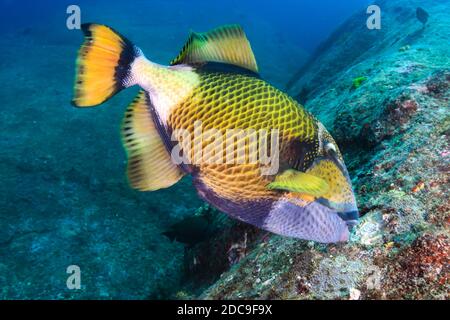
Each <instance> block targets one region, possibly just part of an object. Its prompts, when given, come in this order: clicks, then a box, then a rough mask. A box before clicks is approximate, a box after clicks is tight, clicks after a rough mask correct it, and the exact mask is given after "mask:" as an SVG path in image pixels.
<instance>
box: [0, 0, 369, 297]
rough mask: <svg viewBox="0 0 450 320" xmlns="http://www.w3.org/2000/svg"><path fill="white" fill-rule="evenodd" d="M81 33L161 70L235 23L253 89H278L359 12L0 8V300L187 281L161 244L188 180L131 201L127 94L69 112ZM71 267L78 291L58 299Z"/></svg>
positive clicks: (138, 293)
mask: <svg viewBox="0 0 450 320" xmlns="http://www.w3.org/2000/svg"><path fill="white" fill-rule="evenodd" d="M72 4H76V5H78V6H79V7H80V9H81V20H82V22H96V23H102V24H107V25H110V26H112V27H114V28H115V29H116V30H119V31H120V32H121V33H122V34H124V35H126V36H127V37H128V38H129V39H131V40H132V41H133V42H134V43H136V44H137V45H139V46H140V47H141V48H142V50H143V51H144V52H145V53H146V55H147V57H149V58H150V59H151V60H152V61H155V62H158V63H162V64H164V63H167V62H168V61H170V60H171V59H172V58H173V57H174V56H176V55H177V53H178V51H179V50H180V49H181V47H182V46H183V44H184V41H185V40H186V38H187V35H188V33H189V31H190V30H195V31H206V30H209V29H211V28H214V27H216V26H219V25H222V24H229V23H238V24H241V25H242V26H243V28H244V29H245V31H246V33H247V36H248V38H249V40H250V42H251V44H252V47H253V50H254V52H255V55H256V58H257V61H258V64H259V66H260V70H261V74H262V76H263V77H264V78H265V79H267V80H268V81H269V82H271V83H273V84H275V85H276V86H278V87H280V88H283V87H284V86H285V85H286V83H287V81H288V80H289V79H290V77H291V76H292V75H294V74H295V72H296V71H297V70H298V69H299V68H300V67H301V66H302V65H303V64H304V63H305V62H306V61H307V60H308V58H309V57H310V56H311V54H312V53H313V52H314V50H315V49H316V48H317V46H318V45H319V44H320V43H321V42H322V41H324V40H325V39H326V38H327V36H328V35H329V34H330V33H331V32H332V31H333V30H334V29H336V28H337V27H338V26H339V24H340V23H342V22H343V21H344V20H345V19H346V18H348V17H349V16H351V15H352V14H353V13H354V12H356V11H357V10H359V11H361V10H364V8H365V7H366V6H367V4H368V1H366V0H352V1H350V0H349V1H345V2H336V1H332V0H315V1H312V0H311V1H310V0H308V1H306V0H305V1H293V0H292V1H288V0H281V1H269V0H264V1H253V0H252V1H238V0H233V1H231V0H230V1H206V0H195V1H181V0H178V1H165V0H152V1H144V0H131V1H114V2H112V1H95V2H94V1H88V0H85V1H75V2H74V1H65V0H61V1H56V0H55V1H49V0H47V1H39V2H36V1H20V2H19V1H12V0H11V1H8V0H0V12H2V13H3V14H2V18H1V19H0V33H1V37H0V42H1V48H2V49H1V51H0V58H1V59H0V66H1V68H0V81H1V83H2V87H1V89H0V101H1V103H2V112H1V114H0V118H1V122H2V124H3V135H2V140H1V141H0V150H1V151H0V173H1V177H2V184H1V187H0V194H1V196H0V199H1V200H0V205H1V215H0V299H14V298H17V299H24V298H31V299H62V298H71V299H85V298H91V299H111V298H119V299H133V298H135V299H145V298H161V299H162V298H168V297H173V296H174V294H175V293H176V292H178V291H179V290H180V288H181V287H182V281H183V278H184V277H185V276H186V275H185V271H184V269H183V259H184V246H183V245H182V244H180V243H177V242H171V241H170V240H169V239H167V238H166V237H164V236H162V235H161V233H162V232H163V231H164V230H165V229H166V228H167V227H168V226H170V225H171V224H173V223H174V222H177V221H180V220H181V219H182V218H184V217H187V216H189V215H192V213H193V212H195V211H196V210H197V208H198V207H200V206H201V205H202V201H201V200H199V199H198V197H197V195H196V193H195V191H194V189H193V188H192V187H191V185H190V181H189V179H188V178H187V179H184V180H183V181H182V182H181V183H180V184H177V185H176V186H174V187H172V188H170V189H168V190H162V191H157V192H154V193H140V192H138V191H134V190H131V189H130V188H129V187H128V185H127V183H126V179H125V174H124V172H125V153H124V151H123V148H122V146H121V143H120V136H119V124H120V122H121V119H122V116H123V112H124V109H125V107H126V106H127V105H128V103H129V101H131V100H132V98H133V97H134V95H135V94H136V90H137V89H131V90H127V91H126V92H122V93H121V94H119V95H118V96H116V97H114V98H113V99H112V100H111V101H110V102H108V104H107V105H105V106H100V107H97V108H93V109H76V108H73V107H72V106H71V105H70V100H71V98H72V90H73V77H74V66H75V58H76V52H77V50H78V47H79V45H80V44H81V41H82V36H81V32H80V31H78V30H69V29H67V27H66V19H67V17H68V14H67V13H66V9H67V7H68V6H69V5H72ZM70 265H77V266H79V267H80V270H81V272H82V273H81V274H82V280H81V289H79V290H70V289H69V288H68V287H67V285H66V280H67V277H68V276H69V274H68V273H67V272H66V271H67V267H68V266H70Z"/></svg>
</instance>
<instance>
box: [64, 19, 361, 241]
mask: <svg viewBox="0 0 450 320" xmlns="http://www.w3.org/2000/svg"><path fill="white" fill-rule="evenodd" d="M82 30H83V32H84V35H85V40H84V43H83V45H82V47H81V49H80V51H79V55H78V59H77V74H76V80H75V94H74V99H73V104H74V105H75V106H77V107H90V106H95V105H98V104H101V103H103V102H104V101H106V100H107V99H108V98H110V97H111V96H113V95H114V94H115V93H117V92H118V91H120V90H122V89H124V88H127V87H131V86H134V85H138V86H140V87H141V88H142V90H141V91H140V92H139V94H138V95H137V97H136V98H135V100H134V101H133V102H132V103H131V104H130V106H129V107H128V109H127V111H126V113H125V117H124V120H123V124H122V138H123V143H124V146H125V149H126V151H127V156H128V171H127V172H128V179H129V181H130V184H131V186H132V187H134V188H136V189H138V190H142V191H152V190H158V189H161V188H167V187H170V186H172V185H173V184H175V183H176V182H177V181H179V180H180V179H181V177H182V176H183V175H186V174H190V175H191V176H192V179H193V183H194V186H195V188H196V189H197V191H198V193H199V195H200V197H201V198H203V199H204V200H205V201H207V202H208V203H210V204H211V205H213V206H215V207H216V208H218V209H219V210H221V211H223V212H225V213H227V214H228V215H230V216H231V217H234V218H236V219H239V220H241V221H244V222H247V223H250V224H253V225H255V226H257V227H259V228H262V229H265V230H268V231H271V232H273V233H277V234H280V235H284V236H290V237H296V238H301V239H307V240H314V241H318V242H322V243H330V242H340V241H347V240H348V238H349V229H350V228H351V227H352V226H353V225H354V224H356V223H357V220H358V210H357V206H356V201H355V196H354V194H353V191H352V186H351V181H350V179H349V176H348V173H347V169H346V167H345V165H344V162H343V159H342V155H341V153H340V151H339V149H338V147H337V145H336V143H335V141H334V140H333V138H332V137H331V135H330V134H329V133H328V132H327V130H326V129H325V127H324V126H323V125H322V124H321V123H320V122H319V121H318V120H317V119H315V118H314V116H312V115H311V114H310V113H309V112H308V111H306V110H305V109H304V108H303V107H302V106H301V105H299V104H298V103H297V102H295V101H294V100H293V99H292V98H291V97H289V96H288V95H286V94H285V93H283V92H281V91H280V90H278V89H276V88H275V87H273V86H271V85H270V84H268V83H267V82H266V81H264V80H263V79H261V77H260V76H259V75H258V67H257V64H256V61H255V57H254V55H253V52H252V50H251V47H250V44H249V42H248V40H247V37H246V35H245V34H244V32H243V30H242V29H241V27H239V26H237V25H230V26H223V27H219V28H217V29H214V30H212V31H210V32H205V33H194V32H193V33H191V34H190V36H189V38H188V40H187V42H186V44H185V45H184V47H183V49H182V50H181V53H180V54H179V55H178V56H177V57H176V58H175V59H174V60H173V61H172V62H171V63H170V66H163V65H159V64H156V63H154V62H151V61H149V60H148V59H147V58H146V57H145V56H144V54H143V53H142V51H141V50H140V49H139V48H138V47H136V46H135V45H133V44H132V43H131V42H130V41H129V40H127V39H126V38H125V37H123V36H121V35H120V34H119V33H117V32H116V31H114V30H113V29H111V28H109V27H107V26H104V25H98V24H84V25H83V26H82ZM198 124H200V131H198V130H199V129H198V128H199V126H198ZM206 129H208V130H210V129H214V130H215V131H216V133H219V134H222V135H223V136H225V135H226V136H227V139H226V142H227V144H225V142H223V141H221V140H218V138H217V136H214V137H215V138H214V139H209V140H208V139H205V137H204V135H202V134H200V135H199V134H198V133H199V132H200V133H204V131H206ZM180 132H182V134H180ZM229 132H231V134H230V136H228V134H229ZM242 132H244V133H248V132H253V133H254V132H257V133H267V135H266V137H265V140H264V138H261V137H262V136H263V134H260V135H259V139H258V140H255V139H250V137H249V136H247V135H245V134H244V135H242ZM186 133H187V134H188V135H187V136H186V135H185V134H186ZM269 133H270V141H269ZM191 134H192V135H191ZM274 137H275V139H274ZM228 138H231V140H228ZM214 140H215V142H216V144H214V146H218V145H219V146H225V151H228V152H225V154H226V157H227V158H226V159H225V155H223V154H220V153H219V152H218V149H216V148H211V147H210V145H213V144H212V142H211V141H214ZM208 141H209V143H210V144H208ZM217 141H220V142H219V143H217ZM228 141H231V143H230V144H228ZM273 142H275V143H273ZM198 145H200V148H197V149H196V147H195V146H198ZM192 146H193V147H192ZM242 146H244V147H243V149H241V147H242ZM263 149H264V150H265V151H266V152H267V154H268V153H269V151H270V157H269V159H271V162H270V163H268V162H267V161H265V162H264V161H261V159H262V156H261V155H262V154H263V153H262V152H261V150H263ZM175 150H177V152H174V151H175ZM242 150H244V151H243V153H242V152H241V151H242ZM255 152H256V154H258V155H260V156H261V158H258V160H260V161H254V160H255V158H254V157H251V155H253V153H255ZM258 152H259V153H258ZM230 153H231V155H232V156H233V155H234V157H231V158H228V155H229V154H230ZM174 154H178V155H179V158H177V157H174ZM264 154H265V153H264ZM250 158H251V159H250ZM180 159H181V160H182V161H180ZM211 159H214V161H209V160H211ZM266 160H267V158H266ZM274 164H275V165H274Z"/></svg>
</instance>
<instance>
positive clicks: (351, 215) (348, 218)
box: [337, 210, 359, 231]
mask: <svg viewBox="0 0 450 320" xmlns="http://www.w3.org/2000/svg"><path fill="white" fill-rule="evenodd" d="M337 214H338V216H339V217H340V218H341V219H342V220H344V221H345V223H346V224H347V227H348V229H349V230H350V231H352V230H353V228H354V227H355V226H356V225H357V224H358V223H359V221H358V219H359V212H358V211H357V210H353V211H347V212H337Z"/></svg>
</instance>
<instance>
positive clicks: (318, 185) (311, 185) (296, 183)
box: [267, 170, 329, 198]
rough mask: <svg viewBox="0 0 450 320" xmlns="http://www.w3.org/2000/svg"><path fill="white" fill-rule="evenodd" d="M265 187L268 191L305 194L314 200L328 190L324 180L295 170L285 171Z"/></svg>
mask: <svg viewBox="0 0 450 320" xmlns="http://www.w3.org/2000/svg"><path fill="white" fill-rule="evenodd" d="M267 187H268V188H269V189H277V190H286V191H291V192H298V193H305V194H308V195H311V196H314V197H316V198H318V197H320V196H322V195H324V194H326V193H327V192H328V189H329V186H328V184H327V182H326V181H325V180H324V179H322V178H319V177H316V176H313V175H311V174H308V173H304V172H300V171H296V170H286V171H284V172H283V173H282V174H280V175H277V176H276V177H275V180H274V181H273V182H271V183H269V184H268V185H267Z"/></svg>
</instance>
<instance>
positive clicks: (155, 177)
mask: <svg viewBox="0 0 450 320" xmlns="http://www.w3.org/2000/svg"><path fill="white" fill-rule="evenodd" d="M148 99H149V97H148V96H147V94H146V93H145V92H144V91H140V92H139V94H138V96H137V97H136V99H135V100H134V101H133V102H132V103H131V105H130V106H129V107H128V109H127V111H126V113H125V118H124V121H123V124H122V140H123V144H124V147H125V149H126V151H127V155H128V179H129V181H130V184H131V186H132V187H133V188H135V189H138V190H141V191H154V190H158V189H162V188H168V187H170V186H172V185H173V184H175V183H177V182H178V180H180V179H181V177H182V176H183V172H182V171H181V170H180V169H179V168H178V167H177V165H175V164H174V163H173V162H172V161H171V158H170V154H169V152H168V151H167V149H166V147H165V145H164V143H163V141H162V140H161V137H160V136H159V133H158V130H157V128H156V126H155V124H154V122H153V119H152V116H151V114H150V111H149V107H148V103H149V100H148Z"/></svg>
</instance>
